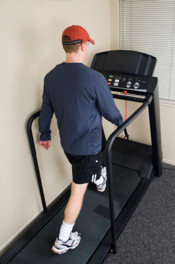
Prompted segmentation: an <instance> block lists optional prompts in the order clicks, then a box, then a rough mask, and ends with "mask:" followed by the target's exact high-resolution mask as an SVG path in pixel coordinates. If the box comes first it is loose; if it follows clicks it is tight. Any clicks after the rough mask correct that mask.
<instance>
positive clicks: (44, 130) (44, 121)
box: [39, 78, 54, 141]
mask: <svg viewBox="0 0 175 264" xmlns="http://www.w3.org/2000/svg"><path fill="white" fill-rule="evenodd" d="M42 98H43V102H42V107H41V113H40V117H39V132H40V133H41V135H40V140H41V141H48V140H50V139H51V130H50V124H51V120H52V116H53V112H54V111H53V107H52V104H51V102H50V99H49V97H48V94H47V81H46V78H45V79H44V89H43V97H42Z"/></svg>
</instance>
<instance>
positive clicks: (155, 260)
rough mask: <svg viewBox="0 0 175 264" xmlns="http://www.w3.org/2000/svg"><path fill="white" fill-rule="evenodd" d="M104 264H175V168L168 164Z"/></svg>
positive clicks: (153, 183) (152, 185)
mask: <svg viewBox="0 0 175 264" xmlns="http://www.w3.org/2000/svg"><path fill="white" fill-rule="evenodd" d="M103 264H175V167H174V166H171V165H167V164H164V169H163V176H162V177H160V178H155V179H154V181H153V182H152V183H151V185H150V187H149V189H148V190H147V192H146V194H145V195H144V197H143V199H142V200H141V202H140V203H139V205H138V207H137V208H136V210H135V212H134V213H133V215H132V217H131V219H130V220H129V222H128V224H127V225H126V227H125V229H124V230H123V232H122V234H121V235H120V237H119V239H118V241H117V254H116V255H113V254H108V255H107V257H106V259H105V260H104V262H103Z"/></svg>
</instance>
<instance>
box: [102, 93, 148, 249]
mask: <svg viewBox="0 0 175 264" xmlns="http://www.w3.org/2000/svg"><path fill="white" fill-rule="evenodd" d="M152 99H153V97H152V95H149V96H147V97H146V98H145V100H144V103H143V104H142V105H141V106H140V107H139V108H138V109H137V110H136V111H135V112H134V113H133V114H132V115H131V116H130V117H129V118H128V119H127V120H126V121H125V122H123V123H122V124H121V125H120V126H119V127H118V128H117V129H116V130H115V131H114V132H113V133H112V134H111V135H110V136H109V138H108V140H107V142H106V151H105V153H106V164H107V175H108V187H109V210H110V220H111V236H112V243H111V252H114V253H116V235H115V234H116V232H115V214H114V195H113V193H114V192H113V184H112V181H113V178H112V160H111V151H112V146H113V143H114V141H115V139H116V137H117V136H118V135H119V134H120V133H121V132H122V131H123V130H124V129H126V127H127V126H128V125H129V124H130V123H131V122H133V121H134V120H135V119H136V118H137V116H138V115H140V113H141V112H142V111H143V110H144V109H145V108H146V107H147V106H148V105H149V104H150V102H151V101H152Z"/></svg>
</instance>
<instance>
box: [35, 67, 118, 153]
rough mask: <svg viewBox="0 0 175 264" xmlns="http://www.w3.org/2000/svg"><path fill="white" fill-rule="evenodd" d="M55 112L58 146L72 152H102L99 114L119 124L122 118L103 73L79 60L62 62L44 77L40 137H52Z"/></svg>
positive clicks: (48, 138)
mask: <svg viewBox="0 0 175 264" xmlns="http://www.w3.org/2000/svg"><path fill="white" fill-rule="evenodd" d="M54 112H55V115H56V118H57V124H58V129H59V133H60V140H61V145H62V147H63V149H64V151H65V152H67V153H69V154H72V155H93V154H96V153H98V152H99V151H101V142H102V116H103V117H104V118H106V119H107V120H109V121H110V122H112V123H114V124H115V125H117V126H119V125H120V124H121V123H122V122H123V118H122V116H121V114H120V112H119V110H118V108H117V107H116V105H115V103H114V99H113V97H112V94H111V91H110V89H109V87H108V84H107V81H106V79H105V78H104V76H103V75H102V74H101V73H99V72H97V71H94V70H92V69H91V68H88V67H87V66H85V65H84V64H82V63H64V62H63V63H61V64H59V65H57V66H56V67H55V68H54V69H52V70H51V71H50V72H49V73H48V74H47V75H46V76H45V79H44V90H43V103H42V109H41V114H40V118H39V131H40V133H41V136H40V140H41V141H47V140H50V139H51V136H50V133H51V131H50V123H51V119H52V116H53V113H54Z"/></svg>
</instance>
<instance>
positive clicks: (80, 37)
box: [62, 25, 95, 45]
mask: <svg viewBox="0 0 175 264" xmlns="http://www.w3.org/2000/svg"><path fill="white" fill-rule="evenodd" d="M64 36H68V37H69V38H71V41H69V42H63V44H64V45H71V44H76V43H82V42H86V41H90V42H91V43H92V44H93V45H95V41H94V40H93V39H91V38H90V36H89V34H88V32H87V31H86V29H84V28H83V27H81V26H78V25H72V26H70V27H67V28H66V29H65V30H64V31H63V34H62V39H63V37H64Z"/></svg>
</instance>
